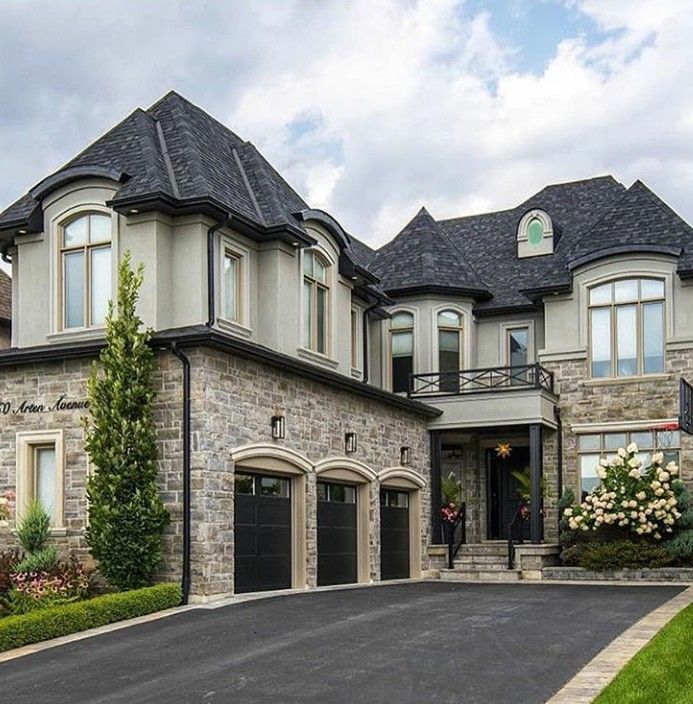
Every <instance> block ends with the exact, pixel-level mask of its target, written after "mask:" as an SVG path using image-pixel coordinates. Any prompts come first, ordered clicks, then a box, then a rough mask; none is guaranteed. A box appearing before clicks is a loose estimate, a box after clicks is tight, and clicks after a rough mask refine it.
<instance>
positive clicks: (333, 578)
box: [318, 482, 358, 586]
mask: <svg viewBox="0 0 693 704" xmlns="http://www.w3.org/2000/svg"><path fill="white" fill-rule="evenodd" d="M356 545H357V536H356V488H355V487H353V486H349V485H348V484H335V483H332V482H318V585H320V586H322V585H325V584H349V583H353V582H356V581H358V563H357V548H356Z"/></svg>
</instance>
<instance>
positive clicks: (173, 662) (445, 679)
mask: <svg viewBox="0 0 693 704" xmlns="http://www.w3.org/2000/svg"><path fill="white" fill-rule="evenodd" d="M679 591H680V589H679V588H676V587H619V586H604V587H601V586H589V585H584V586H563V585H539V584H535V585H486V584H479V585H473V584H444V583H440V582H428V583H412V584H397V585H389V586H384V587H376V588H370V589H350V590H340V591H326V592H313V593H310V594H299V595H288V596H283V597H277V598H270V599H265V600H260V601H251V602H246V603H242V604H236V605H232V606H226V607H222V608H218V609H195V610H192V611H188V612H184V613H181V614H179V615H176V616H172V617H169V618H166V619H162V620H160V621H156V622H152V623H147V624H142V625H140V626H134V627H131V628H126V629H123V630H120V631H115V632H112V633H109V634H106V635H102V636H98V637H95V638H89V639H86V640H83V641H78V642H75V643H71V644H68V645H64V646H60V647H57V648H51V649H48V650H45V651H43V652H40V653H35V654H33V655H29V656H26V657H23V658H19V659H17V660H12V661H9V662H7V663H5V664H0V682H2V692H3V699H5V698H6V700H7V701H10V702H13V703H14V704H22V703H24V702H26V703H27V704H29V703H31V704H35V702H38V701H40V702H41V703H42V704H51V703H53V702H55V703H56V704H57V703H60V704H63V703H64V702H70V703H71V704H81V703H86V702H90V703H92V702H99V703H106V702H109V703H110V702H138V703H142V702H151V703H154V702H156V703H159V702H161V703H162V704H163V703H164V702H166V703H167V704H175V703H178V702H185V703H186V704H187V703H192V702H201V703H202V702H204V703H205V704H208V703H212V704H221V703H222V702H224V703H226V702H233V703H234V704H244V703H246V702H247V703H251V702H252V704H264V703H265V702H268V703H269V702H271V703H272V704H276V703H277V702H281V703H282V704H284V703H289V702H315V703H316V704H318V703H319V704H331V703H341V702H349V703H352V702H368V703H369V704H374V703H380V702H382V703H388V704H389V703H390V702H398V703H405V702H416V703H417V704H420V703H421V702H437V703H438V702H455V704H459V702H465V704H470V703H472V702H488V703H489V704H490V703H493V704H503V703H504V702H509V703H512V704H519V703H520V702H522V703H523V704H528V703H533V702H537V703H539V702H544V701H546V699H548V698H549V697H550V696H551V694H553V693H554V692H556V691H557V690H558V689H560V687H561V686H562V685H563V684H564V683H565V682H566V681H567V680H568V679H570V678H571V677H572V675H573V674H574V673H575V672H576V671H577V670H579V669H580V668H581V667H582V666H583V665H584V664H585V663H586V662H587V661H588V660H590V659H591V658H592V657H593V656H594V655H595V654H596V653H597V652H599V650H601V649H602V648H603V647H604V646H605V645H607V644H608V643H609V642H610V641H611V640H612V639H613V638H615V637H616V636H617V635H618V634H619V633H621V632H622V631H623V630H625V629H626V628H627V627H628V626H630V625H631V624H633V623H634V622H635V621H637V620H638V619H639V618H641V617H642V616H644V615H645V614H646V613H648V612H649V611H651V610H652V609H654V608H656V607H657V606H659V605H660V604H662V603H663V602H665V601H666V600H667V599H670V598H671V597H673V596H674V595H675V594H677V593H678V592H679Z"/></svg>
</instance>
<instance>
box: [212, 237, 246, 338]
mask: <svg viewBox="0 0 693 704" xmlns="http://www.w3.org/2000/svg"><path fill="white" fill-rule="evenodd" d="M226 252H229V253H230V254H232V255H233V256H234V257H236V259H237V260H238V278H239V283H238V292H237V294H238V303H237V305H238V320H231V319H230V318H227V317H225V316H224V298H225V294H226V282H225V280H224V256H225V255H226ZM249 263H250V250H248V249H247V248H245V247H243V246H241V245H240V244H238V242H236V240H234V239H232V238H230V237H228V236H227V235H221V237H220V240H219V261H218V272H219V273H218V276H219V285H218V286H217V294H218V299H217V300H218V303H219V307H218V308H217V310H218V311H219V315H217V325H218V326H219V327H220V328H221V329H222V330H225V331H226V332H230V333H233V334H236V335H240V336H243V337H250V336H251V335H252V332H253V331H252V328H251V327H250V276H249Z"/></svg>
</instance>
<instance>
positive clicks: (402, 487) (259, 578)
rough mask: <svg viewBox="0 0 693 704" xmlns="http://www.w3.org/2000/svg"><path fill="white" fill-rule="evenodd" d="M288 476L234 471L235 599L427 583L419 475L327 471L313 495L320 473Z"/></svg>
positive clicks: (276, 468)
mask: <svg viewBox="0 0 693 704" xmlns="http://www.w3.org/2000/svg"><path fill="white" fill-rule="evenodd" d="M352 464H353V462H352ZM263 465H265V466H266V468H265V466H263ZM287 469H288V465H287V463H285V462H284V463H282V462H280V463H277V462H273V461H271V460H268V461H266V462H265V463H263V462H260V461H258V460H255V461H253V462H252V463H249V464H248V466H243V465H239V466H237V467H236V469H235V475H234V480H235V481H234V489H235V494H234V591H235V593H238V594H240V593H246V592H255V591H268V590H276V589H288V588H291V587H294V588H300V587H305V586H327V585H337V584H357V583H369V582H372V581H377V580H378V579H380V580H388V579H407V578H410V577H417V576H419V575H420V572H421V568H420V565H421V520H420V512H421V501H420V494H421V488H422V487H423V480H421V479H419V478H418V475H415V474H414V473H413V472H412V471H411V470H404V471H403V470H402V469H401V468H398V469H397V470H390V472H389V473H387V474H385V473H383V475H381V476H378V475H375V474H374V473H372V472H370V471H366V469H361V468H358V467H357V468H356V469H357V470H358V471H356V470H355V469H354V467H348V466H346V467H345V466H332V465H329V466H327V465H322V466H318V467H317V470H316V471H315V477H314V484H313V483H312V482H311V484H312V486H313V487H314V490H313V491H310V492H309V490H308V488H307V487H308V481H307V478H308V476H309V475H312V474H313V473H312V472H310V471H309V472H306V471H305V470H304V471H300V468H298V469H293V470H291V471H287ZM377 480H380V481H377ZM309 493H310V495H311V498H310V500H309V499H308V494H309ZM309 501H310V503H309ZM312 502H314V504H312V505H310V504H311V503H312ZM309 546H310V547H311V548H312V549H309ZM313 546H314V547H313Z"/></svg>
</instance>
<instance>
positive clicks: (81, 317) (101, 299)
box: [60, 213, 111, 328]
mask: <svg viewBox="0 0 693 704" xmlns="http://www.w3.org/2000/svg"><path fill="white" fill-rule="evenodd" d="M60 290H61V325H62V327H63V328H83V327H92V326H95V325H103V323H104V322H105V320H106V311H107V309H108V301H109V299H110V298H111V218H110V217H108V216H107V215H102V214H100V213H89V214H88V215H81V216H79V217H77V218H75V219H74V220H71V221H70V222H68V223H67V224H65V225H64V226H63V227H62V228H61V232H60Z"/></svg>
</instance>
